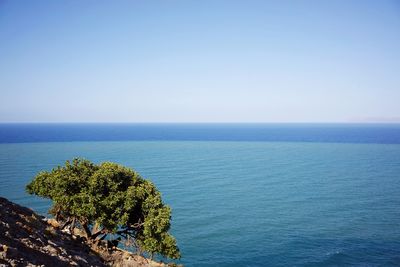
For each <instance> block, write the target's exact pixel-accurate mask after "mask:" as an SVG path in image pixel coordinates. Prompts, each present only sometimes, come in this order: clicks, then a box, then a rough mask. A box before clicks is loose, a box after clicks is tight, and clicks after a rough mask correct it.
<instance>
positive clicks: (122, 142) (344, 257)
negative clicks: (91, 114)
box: [0, 124, 400, 266]
mask: <svg viewBox="0 0 400 267" xmlns="http://www.w3.org/2000/svg"><path fill="white" fill-rule="evenodd" d="M73 157H85V158H87V159H90V160H92V161H94V162H102V161H113V162H118V163H120V164H123V165H126V166H129V167H132V168H134V169H135V170H137V171H138V172H139V173H140V174H141V175H142V176H144V177H146V178H148V179H150V180H152V181H153V182H154V183H155V184H156V186H157V187H158V188H159V189H160V191H161V192H162V195H163V199H164V201H165V202H166V203H167V204H169V205H170V206H171V207H172V210H173V213H172V218H173V220H172V229H171V231H172V233H173V235H174V236H175V237H176V238H177V240H178V245H179V247H180V249H181V252H182V260H181V261H180V262H181V263H183V264H185V266H400V125H399V124H0V196H3V197H6V198H9V199H10V200H12V201H15V202H17V203H19V204H22V205H25V206H28V207H30V208H32V209H34V210H36V211H37V212H39V213H42V214H46V211H47V209H48V207H49V201H47V200H43V199H40V198H38V197H33V196H29V195H27V194H26V193H25V191H24V187H25V185H26V184H27V183H28V182H29V181H30V180H31V179H32V178H33V176H34V175H35V174H36V173H38V172H39V171H41V170H50V169H51V168H52V167H54V166H57V165H61V164H63V163H64V162H65V160H67V159H72V158H73ZM0 234H1V233H0Z"/></svg>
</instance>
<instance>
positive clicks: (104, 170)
mask: <svg viewBox="0 0 400 267" xmlns="http://www.w3.org/2000/svg"><path fill="white" fill-rule="evenodd" d="M26 189H27V192H28V193H29V194H34V195H38V196H41V197H44V198H49V199H51V200H53V205H52V207H51V208H50V210H49V213H50V214H52V215H54V216H55V218H56V220H58V221H61V222H62V223H63V227H65V226H67V225H69V227H70V228H72V230H73V229H74V228H80V229H81V230H82V231H83V232H84V233H85V235H86V238H87V239H88V241H89V242H96V241H97V240H103V239H105V238H107V237H108V238H110V237H116V238H115V239H114V240H113V241H114V242H118V240H128V241H131V242H130V243H132V244H133V246H134V248H135V249H136V250H137V251H146V252H148V253H149V254H150V255H151V256H153V254H160V255H162V256H165V257H168V258H172V259H178V258H180V253H179V249H178V247H177V244H176V240H175V238H174V237H173V236H172V235H171V234H169V233H168V230H169V228H170V219H171V209H170V207H168V206H167V205H165V204H164V203H163V202H162V200H161V194H160V192H159V191H158V190H157V188H156V187H155V186H154V184H153V183H151V182H150V181H148V180H146V179H143V178H142V177H141V176H140V175H139V174H138V173H137V172H135V171H133V170H132V169H129V168H127V167H124V166H121V165H118V164H116V163H111V162H104V163H101V164H99V165H96V164H94V163H92V162H90V161H88V160H84V159H79V158H75V159H73V160H72V161H71V162H70V161H67V162H66V163H65V166H62V167H61V166H58V167H57V168H54V169H53V170H51V171H50V172H48V171H44V172H40V173H39V174H37V175H36V177H35V178H34V179H33V180H32V182H31V183H29V184H28V185H27V187H26Z"/></svg>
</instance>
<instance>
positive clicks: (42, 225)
mask: <svg viewBox="0 0 400 267" xmlns="http://www.w3.org/2000/svg"><path fill="white" fill-rule="evenodd" d="M56 224H57V223H55V222H54V220H47V219H46V218H44V217H42V216H39V215H38V214H36V213H35V212H33V211H32V210H30V209H28V208H25V207H21V206H19V205H17V204H15V203H12V202H10V201H8V200H7V199H5V198H1V197H0V266H57V267H62V266H121V267H123V266H127V267H128V266H132V267H145V266H146V267H147V266H149V267H150V266H152V267H156V266H157V267H162V266H167V265H166V264H163V263H158V262H154V261H151V260H148V259H145V258H143V257H141V256H138V255H134V254H131V253H129V252H128V251H124V250H120V249H117V248H114V249H107V248H99V247H93V246H92V245H89V244H87V243H86V242H85V239H84V238H80V237H79V236H75V235H70V234H66V233H64V232H61V231H60V230H59V229H58V228H57V225H56Z"/></svg>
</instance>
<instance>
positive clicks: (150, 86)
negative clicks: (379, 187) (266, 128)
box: [0, 0, 400, 122]
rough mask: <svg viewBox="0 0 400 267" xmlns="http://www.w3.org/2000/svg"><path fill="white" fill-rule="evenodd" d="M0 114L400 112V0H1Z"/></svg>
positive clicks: (294, 116) (389, 117) (43, 118)
mask: <svg viewBox="0 0 400 267" xmlns="http://www.w3.org/2000/svg"><path fill="white" fill-rule="evenodd" d="M0 122H400V2H399V1H385V0H382V1H368V0H367V1H345V0H343V1H311V0H310V1H264V0H263V1H253V0H250V1H244V0H243V1H233V0H229V1H222V0H217V1H215V0H210V1H207V0H205V1H204V0H201V1H190V0H185V1H183V0H182V1H173V0H163V1H161V0H160V1H119V0H118V1H92V0H88V1H78V0H70V1H44V0H39V1H28V0H26V1H21V0H16V1H4V0H0Z"/></svg>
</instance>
